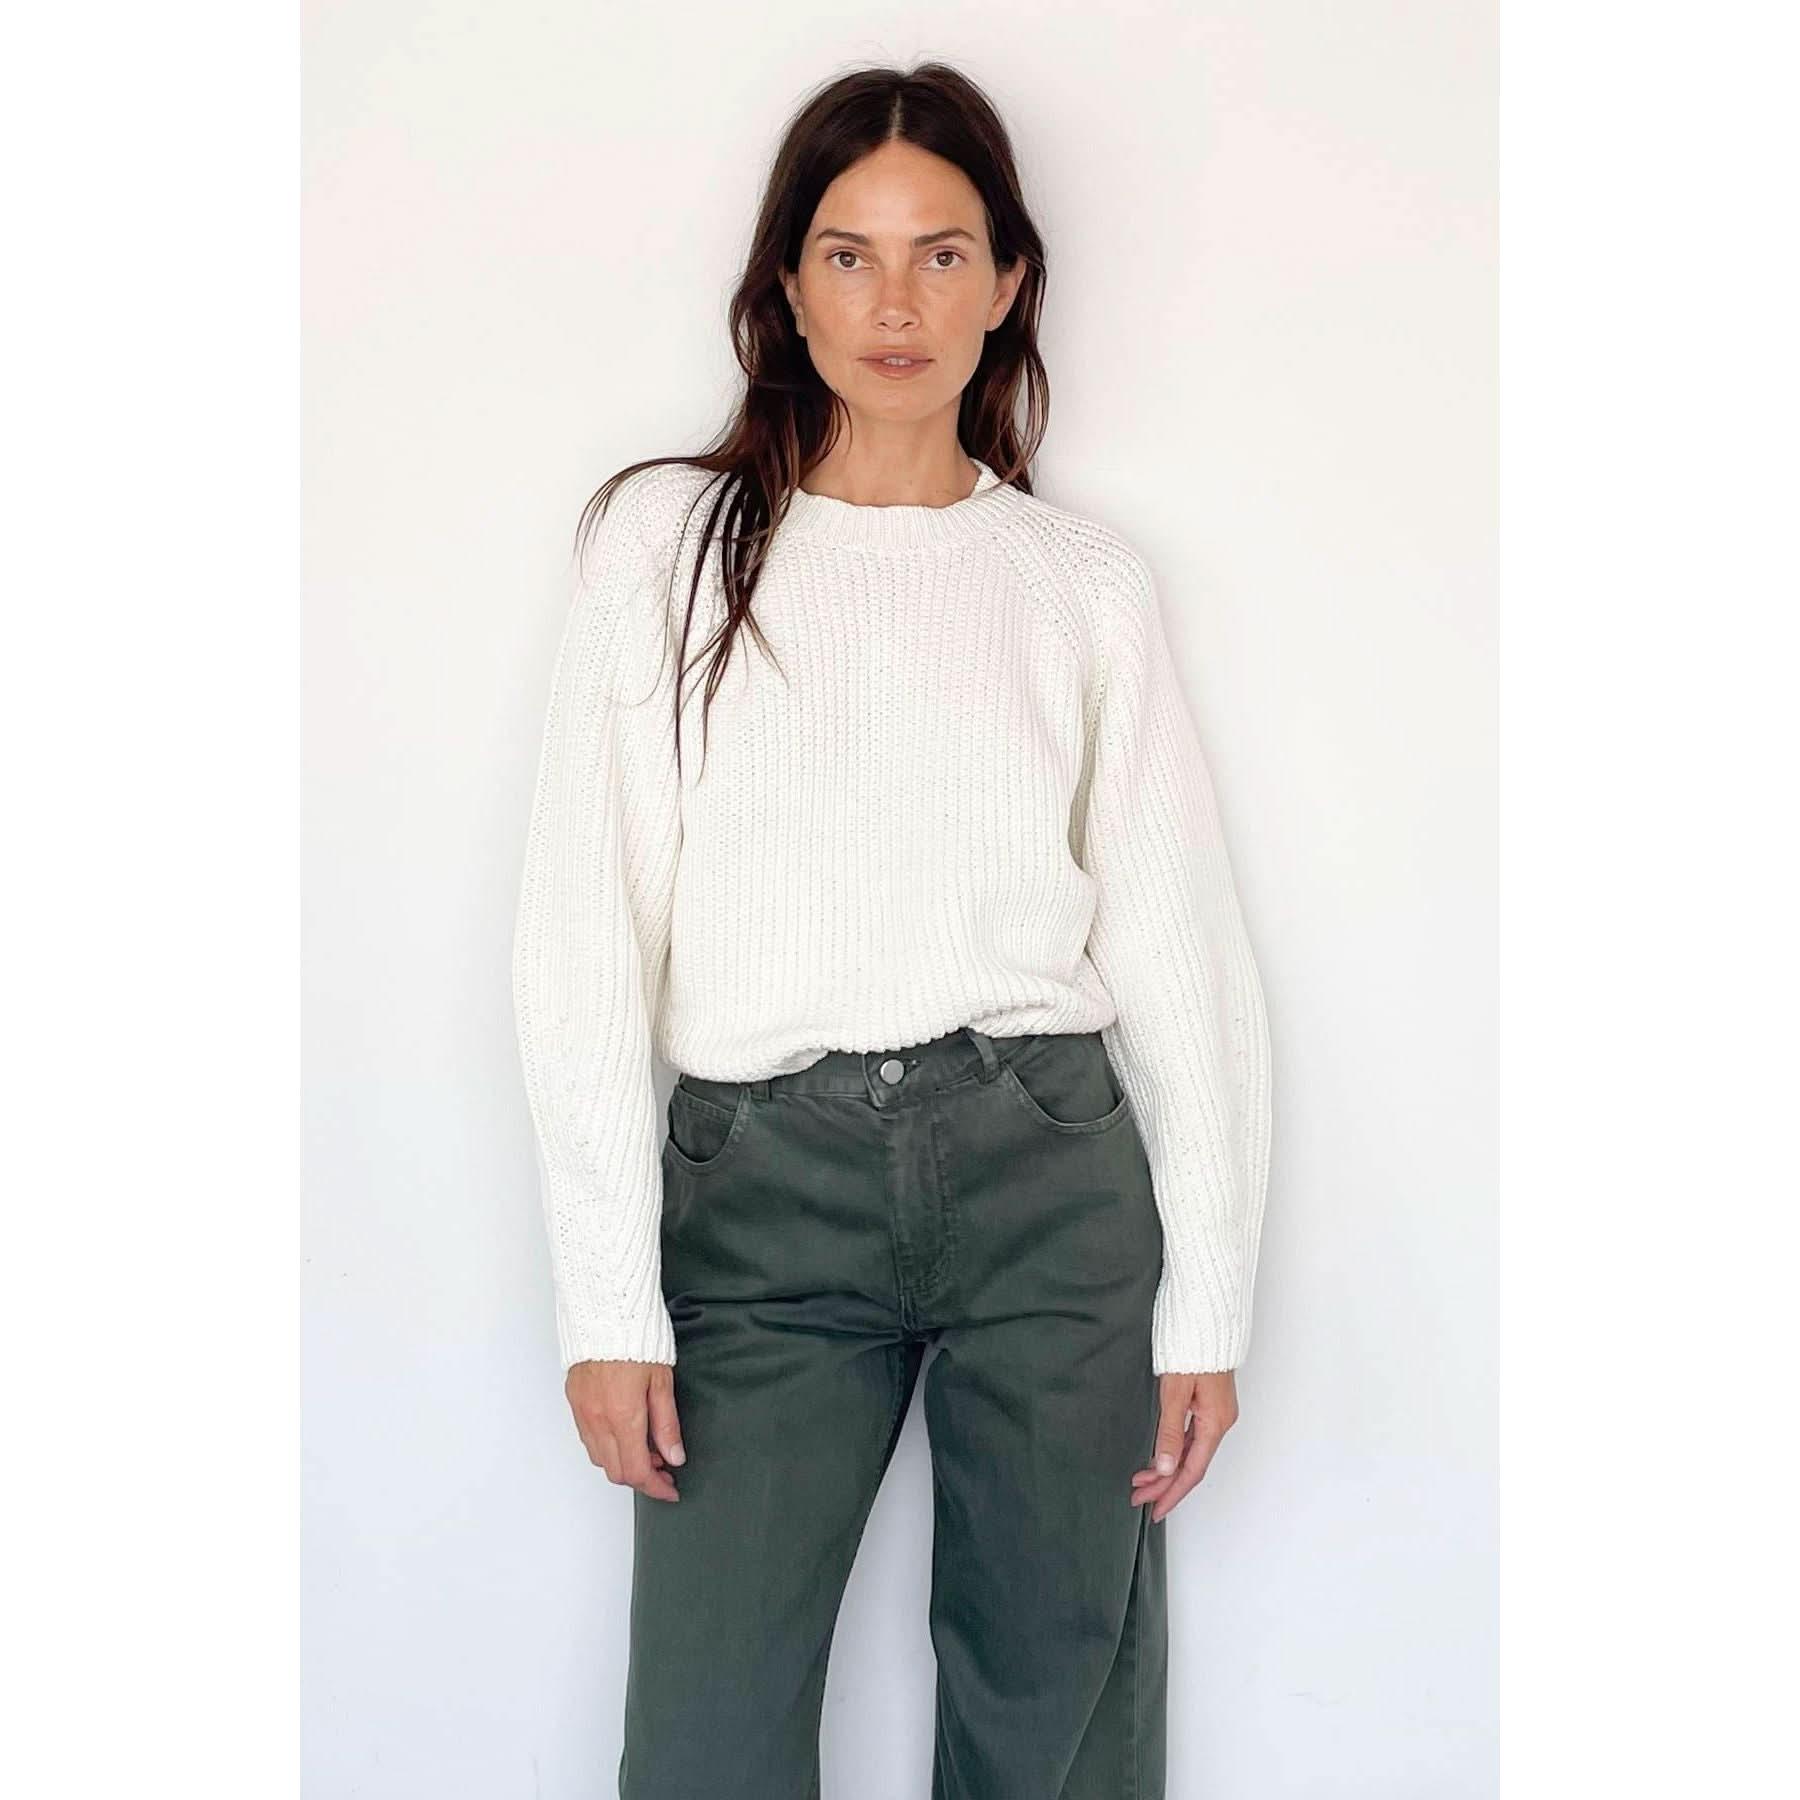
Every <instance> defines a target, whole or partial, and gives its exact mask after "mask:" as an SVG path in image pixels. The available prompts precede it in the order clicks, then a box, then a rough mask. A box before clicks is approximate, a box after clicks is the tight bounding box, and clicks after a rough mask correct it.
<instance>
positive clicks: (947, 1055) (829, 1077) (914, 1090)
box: [677, 1025, 1098, 1107]
mask: <svg viewBox="0 0 1800 1800" xmlns="http://www.w3.org/2000/svg"><path fill="white" fill-rule="evenodd" d="M1048 1035H1055V1034H1048V1033H1043V1032H1034V1033H1030V1034H1028V1035H1025V1036H1022V1037H1021V1036H1015V1037H1003V1038H995V1037H990V1036H989V1035H988V1034H987V1033H986V1032H985V1031H977V1030H976V1029H975V1028H974V1026H972V1025H962V1026H958V1027H957V1029H956V1030H954V1031H946V1032H944V1033H943V1034H942V1035H941V1036H939V1037H934V1038H928V1039H927V1040H926V1041H925V1042H923V1043H919V1044H906V1045H902V1046H900V1047H899V1048H898V1049H893V1050H827V1051H826V1052H825V1054H824V1055H823V1056H821V1057H819V1058H818V1059H817V1060H816V1061H814V1062H811V1063H809V1064H807V1066H806V1067H805V1068H804V1069H796V1070H794V1071H793V1072H792V1073H791V1074H786V1075H766V1076H762V1077H760V1078H759V1079H757V1080H754V1081H715V1080H713V1079H711V1078H710V1077H708V1076H703V1075H687V1074H684V1075H682V1076H681V1078H680V1080H679V1082H678V1083H677V1085H678V1086H680V1087H683V1088H685V1089H686V1090H687V1091H688V1092H689V1093H690V1094H697V1095H699V1096H700V1097H701V1098H703V1099H709V1100H714V1101H717V1102H719V1103H720V1104H722V1105H726V1106H734V1105H736V1103H737V1101H738V1099H739V1098H740V1096H741V1095H742V1094H743V1092H744V1090H745V1089H746V1088H748V1089H749V1090H750V1093H751V1095H752V1097H753V1098H755V1099H758V1100H766V1099H768V1098H769V1097H770V1096H771V1095H772V1094H857V1095H863V1096H865V1097H866V1098H868V1099H870V1100H872V1101H874V1102H875V1104H876V1105H877V1106H883V1107H886V1106H892V1105H895V1104H896V1103H898V1102H900V1101H903V1100H904V1099H906V1098H907V1097H908V1096H909V1095H916V1094H930V1093H941V1092H943V1090H944V1089H946V1088H953V1087H961V1086H962V1085H963V1084H964V1083H965V1082H970V1081H992V1080H993V1079H994V1077H995V1076H996V1075H998V1074H999V1073H1000V1070H1001V1069H1002V1067H1004V1066H1005V1064H1007V1063H1009V1062H1012V1061H1013V1060H1015V1059H1016V1058H1018V1057H1019V1056H1022V1055H1023V1054H1024V1053H1025V1052H1026V1051H1027V1050H1029V1049H1030V1047H1031V1046H1032V1045H1034V1044H1037V1043H1041V1042H1042V1041H1043V1040H1044V1038H1045V1037H1046V1036H1048ZM1085 1035H1089V1036H1097V1035H1098V1033H1088V1034H1085Z"/></svg>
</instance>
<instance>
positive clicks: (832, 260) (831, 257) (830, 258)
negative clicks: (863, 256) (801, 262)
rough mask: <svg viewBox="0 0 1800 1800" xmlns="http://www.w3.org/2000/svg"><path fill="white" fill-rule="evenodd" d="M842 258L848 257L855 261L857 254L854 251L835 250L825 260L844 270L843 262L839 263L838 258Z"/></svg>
mask: <svg viewBox="0 0 1800 1800" xmlns="http://www.w3.org/2000/svg"><path fill="white" fill-rule="evenodd" d="M840 256H848V257H850V258H852V259H854V258H855V256H856V252H855V251H854V250H833V251H831V252H830V254H829V255H827V257H826V258H825V260H826V261H827V262H828V263H833V264H835V265H836V266H837V267H838V268H840V269H841V268H843V266H844V265H843V264H842V263H841V262H838V258H839V257H840Z"/></svg>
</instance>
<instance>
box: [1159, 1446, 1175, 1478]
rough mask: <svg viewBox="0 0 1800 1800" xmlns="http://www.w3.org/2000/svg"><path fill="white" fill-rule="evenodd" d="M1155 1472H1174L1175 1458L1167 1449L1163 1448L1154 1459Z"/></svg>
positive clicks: (1169, 1473) (1170, 1473)
mask: <svg viewBox="0 0 1800 1800" xmlns="http://www.w3.org/2000/svg"><path fill="white" fill-rule="evenodd" d="M1156 1472H1157V1474H1159V1475H1173V1474H1174V1473H1175V1459H1174V1457H1172V1456H1171V1455H1170V1454H1169V1453H1168V1451H1166V1450H1165V1451H1164V1452H1163V1453H1162V1455H1161V1456H1159V1457H1158V1458H1157V1459H1156Z"/></svg>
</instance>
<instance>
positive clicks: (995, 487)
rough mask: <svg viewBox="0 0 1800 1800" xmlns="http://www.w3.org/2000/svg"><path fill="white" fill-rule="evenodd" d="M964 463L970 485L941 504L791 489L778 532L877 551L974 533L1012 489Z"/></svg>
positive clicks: (979, 465)
mask: <svg viewBox="0 0 1800 1800" xmlns="http://www.w3.org/2000/svg"><path fill="white" fill-rule="evenodd" d="M969 461H970V466H971V467H972V468H973V470H974V472H975V473H974V480H973V484H972V485H971V484H970V483H968V482H964V483H962V484H961V486H960V494H961V497H960V498H958V499H954V500H952V501H950V502H949V503H948V504H945V505H938V506H929V505H924V504H920V503H918V502H914V501H902V502H899V503H894V504H888V505H873V504H869V503H866V502H861V501H854V500H846V499H842V498H840V497H838V496H837V495H835V494H821V493H814V492H812V491H810V490H808V489H806V488H796V489H795V490H794V492H793V493H792V494H790V495H789V496H788V506H787V512H786V513H785V514H784V515H783V517H782V521H781V536H782V537H784V538H790V539H802V540H809V541H813V542H818V543H835V544H857V545H861V546H863V547H864V548H869V549H877V550H900V549H907V548H911V547H915V546H919V545H931V544H944V543H953V542H955V541H957V540H959V539H967V538H970V537H979V536H980V535H982V534H983V533H984V532H987V531H990V530H992V528H993V526H994V524H995V522H996V520H997V519H998V518H999V517H1000V515H1001V513H1002V512H1004V511H1005V510H1006V509H1007V508H1008V507H1009V506H1010V505H1011V503H1012V501H1013V499H1014V490H1013V489H1012V488H1010V487H1007V486H1005V485H1004V484H1002V482H1001V481H1000V479H999V477H998V476H996V475H995V473H994V471H993V470H992V469H990V468H989V467H988V466H987V464H986V463H984V462H981V461H980V460H978V459H975V458H970V459H969Z"/></svg>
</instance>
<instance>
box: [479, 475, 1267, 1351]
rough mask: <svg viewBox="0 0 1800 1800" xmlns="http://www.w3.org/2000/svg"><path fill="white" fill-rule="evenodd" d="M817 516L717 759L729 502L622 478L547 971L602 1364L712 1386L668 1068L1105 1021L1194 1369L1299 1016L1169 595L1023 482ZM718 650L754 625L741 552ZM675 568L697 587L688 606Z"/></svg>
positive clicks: (562, 755) (737, 658) (555, 826)
mask: <svg viewBox="0 0 1800 1800" xmlns="http://www.w3.org/2000/svg"><path fill="white" fill-rule="evenodd" d="M978 468H979V472H980V473H979V481H978V483H977V486H976V488H975V490H974V492H973V493H972V494H971V495H970V496H969V497H968V498H967V499H965V500H962V501H960V502H958V503H956V504H954V505H950V506H944V507H928V506H858V505H853V504H851V503H850V502H848V501H843V500H836V499H831V498H829V497H826V496H824V495H816V494H807V493H805V492H798V493H796V494H795V495H794V496H793V498H792V501H791V503H790V506H789V509H788V512H787V515H786V517H785V518H784V519H783V520H782V522H781V524H780V527H779V528H778V530H777V533H776V537H775V542H774V545H773V547H772V549H771V552H770V556H769V559H768V561H767V563H766V564H765V566H764V569H763V573H762V576H761V579H760V582H759V584H758V587H757V590H756V594H755V597H754V600H753V603H752V607H753V615H754V617H755V618H756V620H757V621H758V622H759V623H760V624H761V626H762V630H763V633H764V635H765V637H766V638H767V639H768V641H769V646H770V649H771V650H772V651H773V653H774V656H775V658H776V659H777V660H778V661H779V663H780V666H781V671H785V677H786V679H785V681H784V679H783V674H782V673H781V671H778V670H777V668H776V667H775V666H774V665H773V664H772V663H771V662H770V661H769V660H768V658H767V656H766V655H765V653H764V652H763V651H762V649H761V647H760V646H759V645H758V644H757V643H756V641H755V638H754V635H753V634H752V633H751V632H749V631H748V630H745V631H743V632H740V634H739V636H738V637H737V639H736V640H735V641H734V643H733V646H732V657H731V662H730V665H729V667H728V669H727V671H726V676H725V679H724V680H723V682H722V683H721V684H720V687H719V690H718V692H717V694H716V695H715V697H714V700H713V703H712V712H711V719H710V725H709V742H708V744H707V747H706V766H705V768H704V771H702V768H701V754H700V752H701V743H700V698H701V692H702V689H703V687H704V685H705V683H704V667H705V664H704V663H701V664H700V665H699V666H698V667H697V668H696V669H695V670H694V671H693V672H691V673H690V675H689V677H688V681H687V685H686V692H685V694H684V712H683V716H682V734H681V752H682V762H683V769H682V779H681V781H680V782H679V783H678V782H677V779H676V773H675V760H674V741H673V721H672V719H671V716H670V714H671V708H672V704H673V682H674V673H675V646H676V642H677V638H678V633H679V628H680V620H681V615H682V612H683V611H684V610H685V607H686V602H687V581H688V577H689V575H690V574H691V571H692V567H693V556H694V553H695V548H696V545H697V542H698V537H699V532H700V527H701V525H702V523H703V522H704V517H705V509H706V507H707V506H709V505H710V504H711V501H712V498H713V495H711V494H708V495H706V496H705V498H704V499H702V500H701V503H700V506H699V508H698V509H697V510H696V512H695V516H694V517H693V518H692V520H691V521H688V522H687V523H686V525H685V528H684V520H686V519H687V515H688V512H689V508H690V506H691V505H692V504H693V503H694V502H695V500H696V499H698V498H700V493H701V489H702V488H703V487H704V486H705V485H706V483H707V482H708V481H709V480H711V479H712V478H711V477H709V476H708V475H706V474H705V473H704V472H703V471H699V470H695V469H691V468H688V467H685V466H682V465H665V466H661V467H656V468H651V469H647V470H643V471H640V472H638V473H637V474H635V475H633V476H631V477H629V478H628V479H627V481H626V482H625V483H624V484H622V486H621V487H620V489H619V490H618V492H617V493H616V495H615V496H614V499H613V501H612V504H611V505H610V506H609V507H608V509H607V510H606V512H605V513H604V514H603V515H602V518H601V521H600V525H599V529H598V530H597V532H596V534H595V537H594V539H593V541H592V543H591V545H590V548H589V551H588V554H587V556H586V558H585V559H584V564H583V567H582V568H581V569H580V570H579V571H578V573H577V574H576V577H575V579H574V581H573V584H572V585H573V601H572V604H571V606H570V610H569V614H568V618H567V622H566V625H565V627H564V631H563V636H562V641H561V646H560V649H559V651H558V654H557V659H556V666H555V672H554V675H553V677H552V681H551V690H550V699H549V708H548V717H547V721H546V725H545V730H544V737H543V744H542V750H541V754H540V758H539V762H538V768H537V781H536V792H535V797H534V800H533V804H532V809H531V818H530V826H529V832H528V835H527V843H526V851H525V868H524V879H523V884H522V889H521V892H520V896H519V903H518V912H517V920H516V930H515V937H514V945H513V962H512V975H513V993H514V1001H515V1006H516V1013H517V1024H518V1040H519V1049H520V1055H521V1058H522V1062H523V1068H524V1076H525V1087H526V1092H527V1095H528V1098H529V1103H530V1107H531V1114H532V1119H533V1123H534V1125H535V1128H536V1134H537V1144H538V1151H539V1173H540V1178H541V1182H542V1195H543V1205H544V1211H545V1216H546V1220H547V1223H548V1227H549V1236H550V1247H551V1266H552V1272H553V1276H554V1285H555V1293H556V1313H557V1328H558V1336H559V1339H560V1345H561V1351H562V1356H563V1361H564V1365H565V1367H567V1366H569V1365H572V1364H574V1363H576V1362H579V1361H582V1360H585V1359H588V1358H596V1359H598V1358H623V1359H629V1360H633V1361H645V1362H664V1363H673V1362H674V1361H675V1340H674V1335H673V1331H672V1329H671V1326H670V1322H669V1316H668V1312H667V1309H666V1307H665V1305H664V1302H663V1295H662V1291H661V1254H660V1221H661V1207H662V1175H661V1149H662V1134H663V1120H662V1118H661V1114H660V1110H659V1105H658V1101H657V1098H656V1092H655V1088H654V1085H653V1077H652V1055H653V1053H654V1055H655V1056H656V1057H658V1058H660V1059H661V1060H662V1061H663V1062H665V1063H666V1064H668V1065H669V1066H670V1067H671V1068H673V1069H678V1070H686V1071H688V1072H689V1073H691V1074H695V1075H701V1076H710V1077H712V1078H714V1079H716V1080H722V1081H739V1080H751V1079H754V1078H756V1077H758V1076H763V1075H774V1074H780V1073H786V1072H789V1071H792V1070H795V1069H801V1068H804V1067H805V1066H806V1065H807V1064H808V1063H810V1062H812V1061H814V1060H815V1059H817V1058H818V1057H819V1056H821V1055H823V1054H824V1053H825V1052H826V1051H827V1050H853V1051H864V1050H886V1049H894V1048H899V1047H901V1046H904V1045H908V1044H913V1043H917V1042H920V1041H922V1040H924V1039H927V1038H931V1037H935V1036H937V1035H939V1034H940V1033H943V1032H947V1031H951V1030H954V1029H956V1028H957V1027H958V1026H962V1025H973V1026H974V1027H976V1028H977V1029H978V1030H981V1031H985V1032H988V1033H989V1034H991V1035H993V1036H996V1037H1005V1036H1009V1035H1013V1034H1022V1033H1028V1032H1052V1031H1061V1032H1080V1031H1094V1030H1098V1031H1099V1032H1100V1033H1101V1037H1102V1042H1103V1043H1104V1045H1105V1047H1106V1050H1107V1053H1108V1055H1109V1056H1110V1058H1111V1059H1112V1062H1113V1065H1114V1067H1115V1069H1116V1070H1117V1072H1118V1076H1119V1080H1120V1083H1121V1085H1122V1087H1123V1088H1124V1090H1125V1093H1126V1095H1127V1097H1128V1098H1129V1100H1130V1102H1131V1106H1132V1112H1133V1116H1134V1118H1135V1121H1136V1123H1137V1126H1138V1129H1139V1131H1140V1133H1141V1135H1142V1139H1143V1143H1144V1147H1145V1151H1146V1153H1147V1155H1148V1158H1149V1162H1150V1168H1151V1173H1152V1178H1153V1184H1154V1188H1155V1194H1156V1203H1157V1208H1158V1213H1159V1216H1160V1218H1161V1220H1162V1224H1163V1236H1164V1247H1165V1249H1164V1265H1163V1273H1162V1280H1161V1283H1160V1285H1159V1288H1158V1292H1157V1298H1156V1303H1155V1309H1154V1317H1153V1320H1152V1350H1153V1361H1154V1367H1155V1369H1156V1371H1157V1372H1158V1373H1161V1372H1163V1371H1168V1370H1181V1371H1193V1372H1201V1371H1206V1370H1215V1369H1229V1368H1233V1367H1235V1366H1236V1364H1237V1363H1238V1360H1239V1359H1240V1358H1241V1357H1242V1355H1243V1354H1244V1350H1245V1346H1246V1344H1247V1343H1248V1340H1249V1334H1250V1315H1251V1291H1252V1287H1253V1284H1254V1280H1255V1274H1256V1260H1257V1246H1258V1240H1259V1236H1260V1232H1261V1227H1262V1215H1263V1202H1264V1196H1265V1192H1266V1188H1267V1180H1268V1156H1269V1129H1270V1082H1269V1042H1268V1026H1267V1021H1266V1017H1265V1013H1264V1006H1263V996H1262V991H1261V985H1260V981H1259V979H1258V975H1257V970H1256V965H1255V963H1254V961H1253V960H1252V956H1251V949H1250V944H1249V941H1248V939H1247V936H1246V933H1245V928H1244V923H1243V919H1242V916H1241V913H1240V910H1239V904H1238V898H1237V894H1236V892H1235V889H1234V886H1233V879H1232V874H1231V870H1230V865H1229V863H1228V861H1227V857H1226V850H1225V845H1224V842H1223V840H1222V838H1221V835H1220V827H1219V818H1218V814H1217V811H1216V808H1215V804H1214V795H1213V787H1212V781H1211V777H1210V775H1209V773H1208V770H1207V767H1206V765H1205V763H1204V762H1203V760H1202V757H1201V751H1200V745H1199V742H1198V739H1197V736H1196V732H1195V728H1194V725H1193V722H1192V718H1191V715H1190V713H1189V710H1188V707H1187V705H1186V703H1185V701H1184V700H1183V698H1182V695H1181V691H1180V689H1179V687H1178V685H1177V679H1176V672H1175V669H1174V666H1173V664H1172V662H1171V660H1170V655H1169V650H1168V646H1167V643H1166V640H1165V637H1164V633H1163V625H1162V621H1161V618H1160V616H1159V612H1158V602H1157V599H1156V594H1155V589H1154V587H1153V584H1152V578H1151V575H1150V572H1149V570H1148V568H1147V566H1146V565H1145V563H1144V561H1143V559H1142V558H1141V557H1140V556H1139V555H1138V554H1137V553H1136V552H1135V551H1134V550H1132V548H1131V547H1130V546H1129V545H1128V544H1127V543H1126V542H1125V541H1124V540H1123V539H1122V538H1121V537H1119V536H1118V535H1117V534H1116V533H1114V532H1113V531H1111V530H1109V529H1108V528H1106V527H1105V526H1103V525H1100V524H1097V523H1094V522H1093V521H1091V520H1088V519H1084V518H1081V517H1079V516H1077V515H1076V514H1073V513H1070V512H1066V511H1063V510H1061V509H1059V508H1057V507H1053V506H1050V505H1047V504H1046V503H1045V502H1043V501H1042V500H1040V499H1037V498H1035V497H1033V496H1031V495H1027V494H1023V493H1020V492H1019V491H1018V490H1017V489H1015V488H1012V487H1010V486H1006V485H1003V484H1001V483H1000V482H998V481H997V480H996V478H995V476H994V473H993V471H992V470H991V469H990V468H988V467H987V466H986V465H985V464H979V465H978ZM707 560H708V565H709V566H708V572H707V577H706V579H705V580H704V581H703V583H702V587H701V594H700V600H699V602H698V604H697V608H696V613H695V620H694V629H693V633H692V636H691V637H690V639H689V650H688V653H689V657H690V660H692V659H694V658H695V657H697V656H699V654H700V652H701V650H702V648H703V647H704V646H705V645H706V644H707V641H708V638H709V636H710V633H711V630H712V627H713V626H714V625H715V624H716V623H717V622H718V621H719V620H720V619H722V617H723V599H722V593H721V588H720V584H719V579H718V575H717V572H716V571H717V547H716V546H715V547H714V550H713V553H712V554H711V555H710V556H709V557H708V559H707ZM671 572H673V573H674V586H673V588H672V589H671V586H670V580H671Z"/></svg>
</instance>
